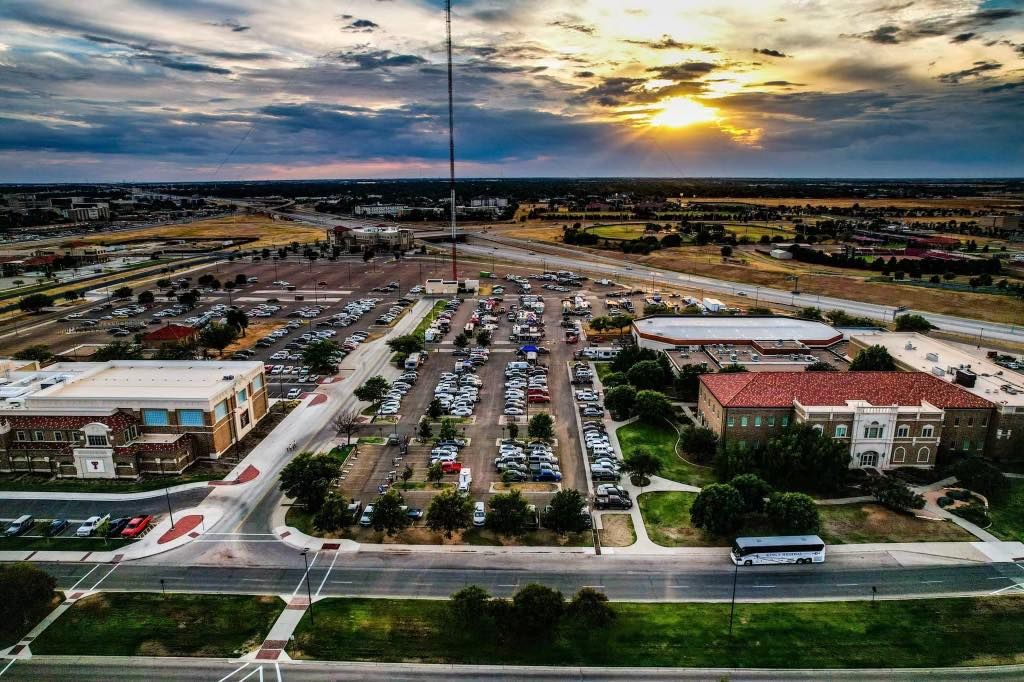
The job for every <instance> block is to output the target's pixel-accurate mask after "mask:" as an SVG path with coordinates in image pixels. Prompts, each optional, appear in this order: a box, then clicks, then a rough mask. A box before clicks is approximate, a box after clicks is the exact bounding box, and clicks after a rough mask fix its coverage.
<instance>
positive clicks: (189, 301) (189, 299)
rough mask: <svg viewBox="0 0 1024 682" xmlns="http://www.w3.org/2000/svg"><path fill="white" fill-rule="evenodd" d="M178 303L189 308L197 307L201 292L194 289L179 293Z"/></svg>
mask: <svg viewBox="0 0 1024 682" xmlns="http://www.w3.org/2000/svg"><path fill="white" fill-rule="evenodd" d="M178 303H180V304H182V305H183V306H187V307H189V308H195V307H196V304H197V303H199V292H198V291H196V290H195V289H193V290H192V291H186V292H185V293H183V294H178Z"/></svg>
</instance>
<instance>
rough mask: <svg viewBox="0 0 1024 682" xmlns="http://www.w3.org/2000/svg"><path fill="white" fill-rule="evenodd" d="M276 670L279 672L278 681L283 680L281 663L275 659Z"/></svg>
mask: <svg viewBox="0 0 1024 682" xmlns="http://www.w3.org/2000/svg"><path fill="white" fill-rule="evenodd" d="M274 672H275V673H277V682H281V664H280V663H278V662H277V661H274Z"/></svg>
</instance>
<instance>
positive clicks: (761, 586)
mask: <svg viewBox="0 0 1024 682" xmlns="http://www.w3.org/2000/svg"><path fill="white" fill-rule="evenodd" d="M751 587H753V588H755V589H762V590H774V589H775V585H751Z"/></svg>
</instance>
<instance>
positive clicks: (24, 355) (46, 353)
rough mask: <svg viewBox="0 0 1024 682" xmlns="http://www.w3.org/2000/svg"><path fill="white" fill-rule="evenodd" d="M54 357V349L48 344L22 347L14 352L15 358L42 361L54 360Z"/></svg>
mask: <svg viewBox="0 0 1024 682" xmlns="http://www.w3.org/2000/svg"><path fill="white" fill-rule="evenodd" d="M53 357H54V355H53V351H51V350H50V348H49V347H48V346H44V345H42V344H37V345H35V346H29V347H28V348H22V349H21V350H19V351H18V352H17V353H15V354H14V359H15V360H35V361H36V362H40V363H42V362H47V361H49V360H52V359H53Z"/></svg>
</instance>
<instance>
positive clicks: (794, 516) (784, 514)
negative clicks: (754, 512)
mask: <svg viewBox="0 0 1024 682" xmlns="http://www.w3.org/2000/svg"><path fill="white" fill-rule="evenodd" d="M765 511H766V512H767V513H768V516H770V517H771V519H772V523H773V525H774V526H775V528H776V529H777V530H778V531H779V532H780V533H786V534H792V535H802V534H804V533H816V532H818V529H819V528H820V527H821V518H820V516H819V514H818V505H816V504H815V503H814V498H812V497H811V496H810V495H805V494H804V493H775V494H774V495H772V497H771V499H770V500H768V506H767V507H766V509H765Z"/></svg>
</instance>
